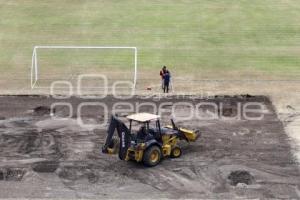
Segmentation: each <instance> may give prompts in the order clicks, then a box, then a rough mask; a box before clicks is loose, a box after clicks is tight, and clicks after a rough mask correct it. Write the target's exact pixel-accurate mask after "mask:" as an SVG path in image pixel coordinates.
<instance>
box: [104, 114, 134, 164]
mask: <svg viewBox="0 0 300 200" xmlns="http://www.w3.org/2000/svg"><path fill="white" fill-rule="evenodd" d="M115 130H117V133H118V137H119V139H120V142H119V158H120V159H121V160H124V159H125V157H126V154H127V150H128V148H129V146H130V142H131V135H130V131H129V129H128V128H127V127H126V125H125V124H124V123H123V122H121V121H120V120H119V119H117V118H116V117H115V116H112V117H111V120H110V124H109V127H108V130H107V137H106V140H105V144H104V146H103V147H102V152H103V153H110V150H111V148H112V147H113V146H114V145H115V144H114V141H113V136H114V133H115Z"/></svg>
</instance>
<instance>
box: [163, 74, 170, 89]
mask: <svg viewBox="0 0 300 200" xmlns="http://www.w3.org/2000/svg"><path fill="white" fill-rule="evenodd" d="M169 85H170V73H169V71H166V73H165V74H164V93H168V92H169Z"/></svg>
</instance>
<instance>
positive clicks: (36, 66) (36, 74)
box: [30, 46, 138, 90]
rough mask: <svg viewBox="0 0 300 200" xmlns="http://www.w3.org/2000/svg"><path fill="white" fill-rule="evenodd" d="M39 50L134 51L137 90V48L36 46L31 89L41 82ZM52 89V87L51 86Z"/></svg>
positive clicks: (134, 74) (134, 83) (134, 82)
mask: <svg viewBox="0 0 300 200" xmlns="http://www.w3.org/2000/svg"><path fill="white" fill-rule="evenodd" d="M39 49H115V50H118V49H128V50H132V51H133V54H134V55H133V58H134V59H133V63H134V72H133V82H132V83H133V88H132V89H133V90H134V89H135V88H136V82H137V64H138V63H137V62H138V61H137V47H128V46H35V47H34V48H33V51H32V59H31V69H30V84H31V89H34V88H38V87H37V86H36V84H37V82H38V80H39V71H40V67H41V66H39V62H38V50H39ZM120 73H122V72H120ZM49 88H50V86H49Z"/></svg>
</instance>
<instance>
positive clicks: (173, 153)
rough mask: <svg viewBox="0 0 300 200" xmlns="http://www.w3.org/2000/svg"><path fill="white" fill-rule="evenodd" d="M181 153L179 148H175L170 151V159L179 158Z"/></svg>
mask: <svg viewBox="0 0 300 200" xmlns="http://www.w3.org/2000/svg"><path fill="white" fill-rule="evenodd" d="M181 153H182V151H181V148H180V147H178V146H176V147H174V148H173V149H172V151H171V157H172V158H179V157H180V156H181Z"/></svg>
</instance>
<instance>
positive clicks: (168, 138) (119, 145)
mask: <svg viewBox="0 0 300 200" xmlns="http://www.w3.org/2000/svg"><path fill="white" fill-rule="evenodd" d="M126 118H127V119H128V120H129V128H128V127H127V126H126V125H125V124H124V123H123V122H122V121H121V120H119V119H118V118H117V117H116V116H112V117H111V122H110V125H109V128H108V135H107V138H106V142H105V144H104V146H103V148H102V152H103V153H109V154H114V153H117V152H118V153H119V158H120V159H121V160H134V161H137V162H143V163H144V164H145V165H147V166H155V165H157V164H158V163H159V162H160V161H161V159H162V158H164V157H173V158H177V157H180V156H181V148H180V147H179V146H178V141H179V140H182V139H184V140H186V141H188V142H190V141H195V140H196V139H197V137H198V134H197V133H195V132H194V131H190V130H187V129H183V128H177V127H176V126H175V123H174V122H173V120H171V122H172V126H166V127H163V128H162V127H161V125H160V120H159V119H160V116H159V115H154V114H150V113H137V114H133V115H129V116H127V117H126ZM134 123H138V124H139V129H138V130H137V131H134V130H133V126H134ZM115 130H117V133H118V138H116V137H113V135H114V132H115Z"/></svg>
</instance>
